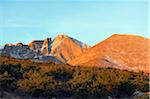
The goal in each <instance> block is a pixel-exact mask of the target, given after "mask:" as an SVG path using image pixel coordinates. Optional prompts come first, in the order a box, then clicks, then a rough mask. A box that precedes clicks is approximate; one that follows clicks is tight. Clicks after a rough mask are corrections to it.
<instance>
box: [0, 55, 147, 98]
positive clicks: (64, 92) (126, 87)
mask: <svg viewBox="0 0 150 99" xmlns="http://www.w3.org/2000/svg"><path fill="white" fill-rule="evenodd" d="M0 69H1V70H0V85H1V90H4V91H9V92H15V93H17V94H18V95H20V96H25V95H26V96H32V97H44V98H52V97H58V98H66V97H68V98H107V97H108V96H111V97H118V98H121V97H130V96H131V95H132V94H133V93H134V92H135V91H136V90H138V91H142V92H147V91H148V90H149V85H148V81H149V78H148V76H146V75H145V74H144V73H142V72H139V73H135V72H129V71H126V70H119V69H113V68H97V67H79V66H75V67H74V66H73V67H71V66H69V65H60V64H54V63H44V62H43V63H40V62H33V61H30V60H18V59H14V58H8V57H0ZM1 97H3V95H2V94H1Z"/></svg>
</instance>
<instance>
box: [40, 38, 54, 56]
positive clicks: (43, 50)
mask: <svg viewBox="0 0 150 99" xmlns="http://www.w3.org/2000/svg"><path fill="white" fill-rule="evenodd" d="M51 43H52V39H51V38H46V39H45V40H44V43H43V45H42V48H41V53H42V54H44V55H49V54H50V51H51Z"/></svg>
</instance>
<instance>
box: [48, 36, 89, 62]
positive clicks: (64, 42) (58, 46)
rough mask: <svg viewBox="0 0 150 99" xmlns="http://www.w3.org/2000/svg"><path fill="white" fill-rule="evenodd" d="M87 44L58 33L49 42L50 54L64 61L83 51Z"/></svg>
mask: <svg viewBox="0 0 150 99" xmlns="http://www.w3.org/2000/svg"><path fill="white" fill-rule="evenodd" d="M87 48H89V46H88V45H87V44H84V43H82V42H80V41H78V40H76V39H74V38H71V37H69V36H66V35H58V36H57V37H55V38H54V40H53V42H52V44H51V52H50V55H51V56H55V57H57V58H58V59H59V60H61V61H63V62H64V63H66V62H67V61H69V60H72V59H74V58H75V57H77V56H79V55H80V54H81V53H83V52H84V51H85V50H86V49H87Z"/></svg>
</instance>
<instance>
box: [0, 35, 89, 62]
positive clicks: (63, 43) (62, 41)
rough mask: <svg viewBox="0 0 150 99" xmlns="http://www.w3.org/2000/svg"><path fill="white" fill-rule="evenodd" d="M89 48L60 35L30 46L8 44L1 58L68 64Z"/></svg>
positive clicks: (38, 41)
mask: <svg viewBox="0 0 150 99" xmlns="http://www.w3.org/2000/svg"><path fill="white" fill-rule="evenodd" d="M87 48H89V46H88V45H87V44H84V43H82V42H81V41H78V40H76V39H74V38H71V37H69V36H67V35H58V36H57V37H55V38H54V40H52V39H51V38H46V39H45V40H34V41H32V42H31V43H29V44H28V45H24V44H22V43H17V44H6V45H5V46H4V48H3V49H2V50H1V56H10V57H15V58H20V59H33V60H40V61H52V62H56V63H67V62H68V61H69V60H72V59H74V58H75V57H77V56H78V55H80V54H81V53H83V52H84V51H85V50H86V49H87Z"/></svg>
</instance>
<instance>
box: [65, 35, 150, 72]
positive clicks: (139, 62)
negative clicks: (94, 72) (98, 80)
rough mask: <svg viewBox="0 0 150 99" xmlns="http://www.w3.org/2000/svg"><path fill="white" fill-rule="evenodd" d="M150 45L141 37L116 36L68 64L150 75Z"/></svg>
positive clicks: (148, 41)
mask: <svg viewBox="0 0 150 99" xmlns="http://www.w3.org/2000/svg"><path fill="white" fill-rule="evenodd" d="M149 45H150V40H149V39H146V38H143V37H140V36H134V35H117V34H115V35H112V36H111V37H109V38H108V39H106V40H104V41H103V42H100V43H98V44H96V45H95V46H93V47H91V48H89V49H88V50H87V51H86V52H84V53H82V54H81V55H80V56H79V57H77V58H75V59H74V60H72V61H69V62H68V63H69V64H70V65H82V66H98V67H114V68H119V69H128V70H134V71H144V72H149V73H150V70H149V66H150V63H149V57H150V54H149V49H150V46H149Z"/></svg>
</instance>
